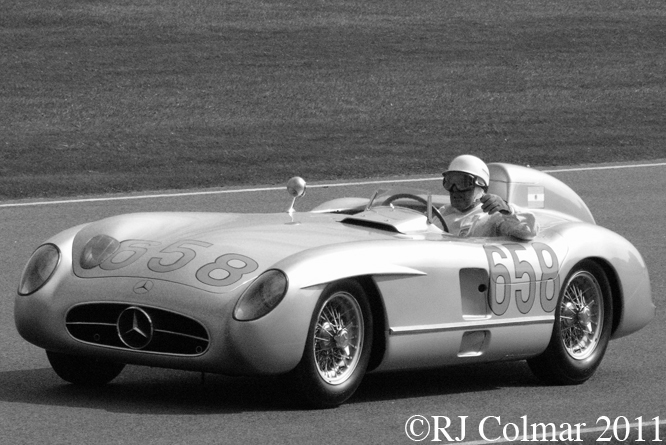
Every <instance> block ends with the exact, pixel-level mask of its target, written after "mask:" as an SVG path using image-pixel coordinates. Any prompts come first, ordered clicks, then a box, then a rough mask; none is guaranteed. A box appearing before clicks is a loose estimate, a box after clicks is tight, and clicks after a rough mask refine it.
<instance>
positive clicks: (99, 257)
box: [79, 235, 120, 269]
mask: <svg viewBox="0 0 666 445" xmlns="http://www.w3.org/2000/svg"><path fill="white" fill-rule="evenodd" d="M118 247H120V242H118V240H116V239H114V238H111V237H110V236H107V235H97V236H95V237H93V238H91V239H90V241H88V242H87V243H86V245H85V247H84V248H83V251H82V252H81V258H80V259H79V264H80V265H81V267H82V268H84V269H92V268H94V267H97V266H99V265H100V264H102V263H103V262H104V261H106V260H107V259H108V258H109V257H110V256H111V255H113V254H114V253H115V252H116V251H117V250H118Z"/></svg>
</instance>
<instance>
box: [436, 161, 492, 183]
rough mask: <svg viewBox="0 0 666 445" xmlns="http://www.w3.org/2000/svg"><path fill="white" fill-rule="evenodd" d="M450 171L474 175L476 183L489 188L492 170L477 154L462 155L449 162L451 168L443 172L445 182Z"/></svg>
mask: <svg viewBox="0 0 666 445" xmlns="http://www.w3.org/2000/svg"><path fill="white" fill-rule="evenodd" d="M450 172H463V173H467V174H469V175H472V176H473V177H474V178H475V183H476V185H478V186H479V187H482V188H483V189H484V190H488V185H489V184H490V170H489V169H488V166H487V165H486V163H485V162H483V161H482V160H481V159H479V158H477V157H476V156H472V155H460V156H458V157H456V158H454V159H453V161H451V163H450V164H449V168H448V169H447V170H446V171H445V172H444V173H443V175H444V182H445V183H446V175H447V173H450ZM445 187H446V185H445Z"/></svg>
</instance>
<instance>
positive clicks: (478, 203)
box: [440, 155, 538, 240]
mask: <svg viewBox="0 0 666 445" xmlns="http://www.w3.org/2000/svg"><path fill="white" fill-rule="evenodd" d="M443 176H444V180H443V185H444V189H445V190H446V191H447V192H449V194H450V196H451V205H448V206H444V207H442V209H441V210H440V212H441V213H442V216H443V217H444V220H445V221H446V225H447V226H448V229H449V232H450V233H451V234H453V235H458V236H461V237H469V236H485V237H488V236H512V237H514V238H518V239H521V240H531V239H532V238H534V237H535V236H536V234H537V230H538V227H537V224H536V221H535V219H534V215H533V214H532V213H529V212H525V211H523V210H521V209H518V208H517V207H515V206H513V205H509V204H508V203H507V202H506V201H504V200H503V199H502V198H500V197H499V196H497V195H493V194H489V193H488V184H489V181H490V171H489V169H488V166H487V165H486V163H485V162H483V161H482V160H481V159H479V158H477V157H476V156H472V155H461V156H458V157H456V158H455V159H453V161H451V164H449V168H448V169H447V170H446V171H445V172H444V173H443Z"/></svg>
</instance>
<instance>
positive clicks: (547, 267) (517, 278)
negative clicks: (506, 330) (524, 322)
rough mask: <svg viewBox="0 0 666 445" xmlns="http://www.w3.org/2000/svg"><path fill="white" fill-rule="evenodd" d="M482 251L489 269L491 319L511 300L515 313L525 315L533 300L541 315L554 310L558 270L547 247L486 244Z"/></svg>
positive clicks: (552, 254)
mask: <svg viewBox="0 0 666 445" xmlns="http://www.w3.org/2000/svg"><path fill="white" fill-rule="evenodd" d="M483 248H484V249H485V252H486V256H487V258H488V265H489V268H490V279H491V283H490V284H491V286H490V295H489V304H490V308H491V309H492V311H493V313H494V314H495V315H502V314H504V313H505V312H506V311H507V309H508V308H509V305H510V303H511V300H512V299H515V301H516V306H517V307H518V310H519V311H520V312H521V313H522V314H526V313H528V312H529V311H530V310H531V309H532V306H533V305H534V302H535V300H536V298H537V296H538V297H539V300H540V302H541V308H542V309H543V310H544V311H545V312H552V311H554V310H555V306H556V305H557V295H558V294H559V289H560V278H559V268H560V267H559V262H558V260H557V255H555V251H553V249H552V248H551V247H550V246H548V245H547V244H543V243H536V242H535V243H531V244H528V245H524V244H517V243H513V244H486V245H484V246H483ZM521 257H522V258H521ZM537 272H540V274H539V275H537ZM537 282H538V283H537ZM537 284H538V285H537ZM500 289H501V291H500Z"/></svg>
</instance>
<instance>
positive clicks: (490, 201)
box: [481, 193, 511, 215]
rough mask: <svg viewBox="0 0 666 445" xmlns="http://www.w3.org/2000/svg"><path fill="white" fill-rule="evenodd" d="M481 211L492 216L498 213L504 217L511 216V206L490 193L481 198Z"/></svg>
mask: <svg viewBox="0 0 666 445" xmlns="http://www.w3.org/2000/svg"><path fill="white" fill-rule="evenodd" d="M481 210H483V211H484V212H486V213H489V214H491V215H492V214H494V213H497V212H500V213H502V214H504V215H510V214H511V207H509V204H507V202H506V201H505V200H503V199H502V198H500V197H499V196H497V195H491V194H490V193H486V194H485V195H483V196H482V197H481Z"/></svg>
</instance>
